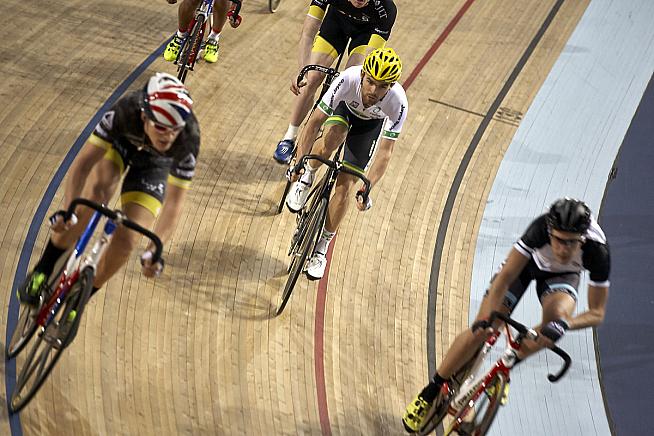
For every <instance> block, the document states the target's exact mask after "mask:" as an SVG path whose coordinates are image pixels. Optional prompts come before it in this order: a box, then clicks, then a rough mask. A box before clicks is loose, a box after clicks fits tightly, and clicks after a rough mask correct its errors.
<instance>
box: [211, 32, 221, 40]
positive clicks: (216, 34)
mask: <svg viewBox="0 0 654 436" xmlns="http://www.w3.org/2000/svg"><path fill="white" fill-rule="evenodd" d="M208 39H215V40H216V41H219V40H220V32H216V31H215V30H212V31H211V33H210V34H209V38H208Z"/></svg>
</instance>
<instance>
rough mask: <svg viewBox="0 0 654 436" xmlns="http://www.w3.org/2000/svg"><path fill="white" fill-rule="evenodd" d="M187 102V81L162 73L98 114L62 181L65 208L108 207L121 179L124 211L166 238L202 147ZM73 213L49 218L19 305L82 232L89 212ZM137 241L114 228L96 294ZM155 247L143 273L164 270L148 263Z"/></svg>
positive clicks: (32, 298) (34, 298)
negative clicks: (83, 201)
mask: <svg viewBox="0 0 654 436" xmlns="http://www.w3.org/2000/svg"><path fill="white" fill-rule="evenodd" d="M192 105H193V101H192V100H191V97H190V95H189V93H188V91H187V89H186V86H184V84H183V83H182V82H180V81H179V80H178V79H177V78H175V77H173V76H171V75H170V74H165V73H157V74H156V75H154V76H153V77H151V78H150V79H149V80H148V83H147V84H146V85H145V87H144V89H143V90H139V91H135V92H132V93H129V94H127V95H125V96H123V97H121V98H120V99H119V100H118V101H117V102H116V103H115V104H114V105H113V106H112V107H111V108H110V109H109V110H108V111H107V112H106V113H105V114H104V116H103V117H102V119H101V120H100V122H99V123H98V124H97V126H96V127H95V130H94V131H93V133H92V134H91V136H90V137H89V138H88V140H87V141H86V143H85V144H84V146H83V147H82V149H81V151H80V152H79V154H78V155H77V157H76V158H75V160H74V162H73V164H72V165H71V167H70V170H69V172H68V175H67V177H66V181H65V184H64V186H65V192H64V201H63V207H64V209H67V208H68V205H69V204H70V203H71V202H72V201H73V200H74V199H75V198H78V197H83V198H88V199H90V200H92V201H95V202H96V203H101V204H107V203H108V202H109V201H110V200H111V198H112V196H113V193H114V192H115V191H116V189H117V188H118V185H119V183H120V181H121V178H122V180H123V182H122V187H121V196H120V200H121V209H122V211H123V213H125V215H126V216H127V218H129V219H130V220H131V221H134V222H136V223H137V224H140V225H141V226H143V227H144V228H152V226H153V225H154V232H155V233H156V234H157V236H159V238H160V239H161V241H162V242H164V243H165V242H166V241H167V240H168V239H170V236H171V235H172V233H173V231H174V229H175V225H176V222H177V220H178V217H179V216H180V214H181V211H182V208H183V205H184V201H185V198H186V193H187V191H188V188H189V187H190V184H191V179H192V178H193V176H194V174H195V166H196V161H197V156H198V152H199V149H200V131H199V127H198V122H197V120H196V118H195V116H194V115H193V113H192ZM125 173H126V174H125ZM123 176H124V177H123ZM76 214H77V217H74V218H73V219H71V220H69V221H66V222H64V214H63V211H59V212H57V213H55V214H54V215H53V216H52V217H51V218H50V222H51V225H52V230H53V232H52V235H51V238H50V239H49V240H48V242H47V245H46V248H45V250H44V252H43V255H42V256H41V259H39V261H38V263H37V264H36V266H35V267H34V269H33V270H32V272H31V273H30V274H29V276H28V277H27V279H26V281H25V283H24V284H23V285H22V286H21V287H20V288H19V298H20V300H21V302H22V303H26V304H36V303H37V302H38V296H39V293H40V292H42V290H43V287H44V286H45V285H46V281H47V277H48V276H49V275H50V274H51V273H52V271H53V269H54V265H55V263H56V262H57V260H58V258H59V257H60V256H61V255H62V254H63V253H64V252H65V251H66V250H67V249H68V248H69V247H72V246H73V244H74V243H75V241H76V240H77V238H78V237H79V235H81V233H82V232H83V230H84V227H85V225H86V222H87V221H88V220H89V218H90V216H91V211H90V210H89V209H88V208H84V207H79V208H78V209H77V211H76ZM157 217H158V219H157ZM78 218H79V219H78ZM155 220H156V224H155ZM139 239H140V235H139V234H137V233H135V232H131V231H129V230H128V229H126V228H123V227H120V226H119V227H118V228H117V229H116V231H115V233H114V236H113V238H112V240H111V242H110V243H109V246H108V247H107V251H106V253H105V256H103V257H102V259H101V260H100V263H99V264H98V268H97V272H96V275H95V281H94V284H93V286H94V291H96V290H97V289H98V288H100V287H101V286H102V285H103V284H104V283H105V282H106V281H107V280H108V279H109V278H110V277H111V276H112V275H113V274H114V273H115V272H116V271H118V269H119V268H120V267H121V266H122V265H123V264H125V262H127V260H128V258H129V256H130V254H131V252H132V251H133V250H134V248H135V247H136V245H137V243H138V240H139ZM153 252H154V247H148V248H147V249H146V251H145V252H144V253H143V255H142V258H141V259H142V264H143V268H142V272H143V274H144V275H146V276H147V277H152V276H155V275H157V274H158V273H159V272H160V271H161V269H162V268H163V264H162V263H159V262H158V263H156V264H152V262H151V259H152V253H153Z"/></svg>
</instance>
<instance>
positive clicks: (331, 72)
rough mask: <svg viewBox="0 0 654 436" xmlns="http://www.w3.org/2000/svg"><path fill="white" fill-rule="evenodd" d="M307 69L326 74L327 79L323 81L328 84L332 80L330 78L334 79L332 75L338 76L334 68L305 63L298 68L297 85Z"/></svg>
mask: <svg viewBox="0 0 654 436" xmlns="http://www.w3.org/2000/svg"><path fill="white" fill-rule="evenodd" d="M309 71H318V72H320V73H323V74H326V75H327V79H326V80H325V83H326V84H328V85H329V84H330V83H331V82H332V80H334V77H336V76H338V70H336V69H334V68H330V67H323V66H322V65H307V66H306V67H304V68H302V69H301V70H300V74H298V76H297V86H300V83H301V82H302V80H303V79H304V76H306V74H307V73H308V72H309Z"/></svg>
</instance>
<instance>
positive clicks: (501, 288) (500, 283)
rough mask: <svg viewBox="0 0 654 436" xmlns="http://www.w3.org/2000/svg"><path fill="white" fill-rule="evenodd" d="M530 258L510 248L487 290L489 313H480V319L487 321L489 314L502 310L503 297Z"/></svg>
mask: <svg viewBox="0 0 654 436" xmlns="http://www.w3.org/2000/svg"><path fill="white" fill-rule="evenodd" d="M530 258H531V256H525V255H524V254H522V253H520V252H519V251H518V250H516V249H515V248H511V251H510V252H509V256H508V257H507V258H506V261H505V262H504V265H502V269H500V271H499V272H498V273H497V275H496V276H495V278H494V279H493V281H492V282H491V284H490V287H489V289H488V297H487V298H488V299H489V303H490V304H489V306H488V307H490V311H489V312H488V313H484V314H481V313H480V314H479V315H480V316H479V318H480V319H481V318H486V319H487V318H489V317H490V314H491V312H493V311H495V310H498V311H500V310H502V304H503V300H504V295H505V294H506V292H507V290H508V289H509V286H510V285H511V283H513V282H514V281H515V280H516V279H517V278H518V276H520V273H521V272H522V270H523V269H524V268H525V266H527V263H529V259H530Z"/></svg>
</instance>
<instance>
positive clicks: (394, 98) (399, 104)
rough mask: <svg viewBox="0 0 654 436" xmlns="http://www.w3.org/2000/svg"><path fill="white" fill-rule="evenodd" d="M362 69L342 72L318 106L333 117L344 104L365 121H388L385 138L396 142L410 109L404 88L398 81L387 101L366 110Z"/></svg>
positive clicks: (392, 87) (356, 67)
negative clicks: (362, 94)
mask: <svg viewBox="0 0 654 436" xmlns="http://www.w3.org/2000/svg"><path fill="white" fill-rule="evenodd" d="M361 68H362V67H361V66H360V65H358V66H354V67H350V68H348V69H346V70H345V71H343V72H342V73H341V74H340V75H339V76H338V77H337V78H336V80H334V81H333V82H332V84H331V85H330V87H329V89H328V90H327V92H326V93H325V95H324V96H323V98H322V100H321V101H320V104H319V105H318V107H319V108H320V110H321V111H323V112H324V113H325V114H326V115H332V113H333V112H334V110H335V109H336V107H337V106H338V104H339V103H340V102H341V101H343V102H345V104H346V105H347V108H348V109H349V110H350V111H351V112H352V113H353V114H354V115H356V116H357V117H359V118H361V119H363V120H382V119H384V118H388V120H387V121H386V124H385V125H384V130H383V132H382V138H388V139H393V140H394V139H397V138H398V136H400V131H401V130H402V124H404V120H405V119H406V115H407V112H408V110H409V103H408V101H407V99H406V93H405V92H404V88H402V85H400V84H399V83H397V82H396V83H395V84H393V86H391V89H389V90H388V93H387V94H386V95H385V96H384V98H382V99H381V100H379V101H378V102H377V103H376V104H375V105H373V106H370V107H367V108H364V107H363V101H362V99H361Z"/></svg>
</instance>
